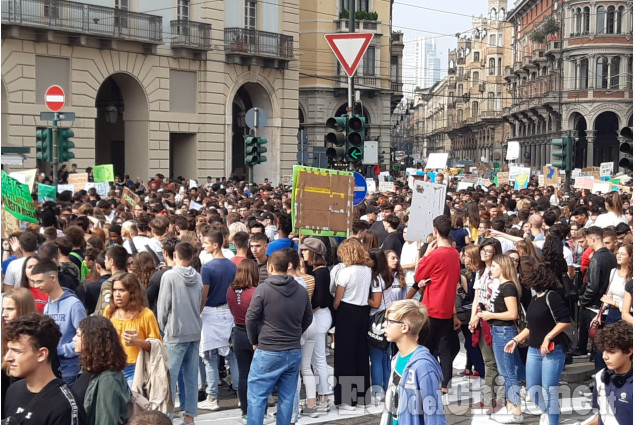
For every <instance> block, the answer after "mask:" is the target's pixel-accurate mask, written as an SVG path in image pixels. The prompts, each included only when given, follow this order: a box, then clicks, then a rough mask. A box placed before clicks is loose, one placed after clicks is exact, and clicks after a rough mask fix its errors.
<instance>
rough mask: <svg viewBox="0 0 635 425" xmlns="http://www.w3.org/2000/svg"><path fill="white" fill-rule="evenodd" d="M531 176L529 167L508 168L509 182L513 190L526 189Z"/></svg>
mask: <svg viewBox="0 0 635 425" xmlns="http://www.w3.org/2000/svg"><path fill="white" fill-rule="evenodd" d="M530 176H531V168H529V167H518V166H510V167H509V180H510V181H512V182H514V190H520V189H526V188H527V185H528V184H529V177H530Z"/></svg>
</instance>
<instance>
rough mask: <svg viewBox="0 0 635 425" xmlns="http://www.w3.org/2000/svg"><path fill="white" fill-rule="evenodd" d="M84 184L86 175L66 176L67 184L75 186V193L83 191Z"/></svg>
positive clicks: (86, 179)
mask: <svg viewBox="0 0 635 425" xmlns="http://www.w3.org/2000/svg"><path fill="white" fill-rule="evenodd" d="M86 183H88V173H74V174H69V175H68V184H72V185H73V186H75V192H79V191H80V190H84V187H85V186H86Z"/></svg>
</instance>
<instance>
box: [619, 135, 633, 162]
mask: <svg viewBox="0 0 635 425" xmlns="http://www.w3.org/2000/svg"><path fill="white" fill-rule="evenodd" d="M620 136H622V140H621V143H620V152H621V153H623V154H624V157H623V158H622V159H620V162H619V166H620V167H622V168H626V169H627V170H628V171H630V172H631V173H632V172H633V127H624V128H623V129H622V131H620Z"/></svg>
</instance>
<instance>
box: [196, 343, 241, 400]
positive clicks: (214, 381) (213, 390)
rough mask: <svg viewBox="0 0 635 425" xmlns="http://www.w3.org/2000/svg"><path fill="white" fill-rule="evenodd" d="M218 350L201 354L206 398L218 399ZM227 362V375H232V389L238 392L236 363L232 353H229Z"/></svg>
mask: <svg viewBox="0 0 635 425" xmlns="http://www.w3.org/2000/svg"><path fill="white" fill-rule="evenodd" d="M218 356H219V354H218V349H214V350H209V351H205V352H204V353H203V363H205V379H207V390H206V392H207V396H208V397H209V398H218V381H219V379H218V360H219V359H218ZM225 358H226V359H227V361H228V362H229V373H231V375H232V387H234V389H235V390H238V363H237V362H236V356H235V355H234V352H233V351H231V350H230V351H229V354H228V355H227V357H225Z"/></svg>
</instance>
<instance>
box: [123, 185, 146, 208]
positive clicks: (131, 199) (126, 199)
mask: <svg viewBox="0 0 635 425" xmlns="http://www.w3.org/2000/svg"><path fill="white" fill-rule="evenodd" d="M139 202H141V198H139V197H138V196H137V194H136V193H134V192H133V191H132V190H130V189H128V188H127V187H124V188H123V193H122V194H121V203H122V204H126V205H128V206H129V207H130V209H132V208H134V206H135V205H137V204H139Z"/></svg>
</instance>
